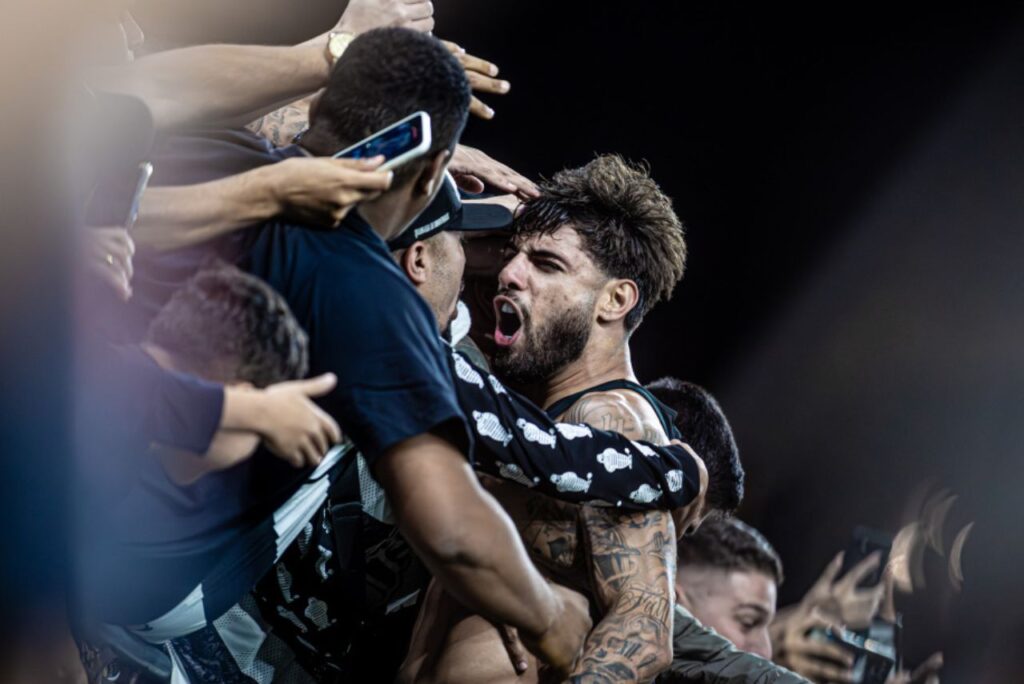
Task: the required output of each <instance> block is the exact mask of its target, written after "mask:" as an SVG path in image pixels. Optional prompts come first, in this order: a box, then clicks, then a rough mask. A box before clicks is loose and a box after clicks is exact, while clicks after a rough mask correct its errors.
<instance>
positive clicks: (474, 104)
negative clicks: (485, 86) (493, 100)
mask: <svg viewBox="0 0 1024 684" xmlns="http://www.w3.org/2000/svg"><path fill="white" fill-rule="evenodd" d="M469 113H470V114H472V115H473V116H475V117H479V118H481V119H485V120H487V121H490V120H491V119H493V118H494V110H493V109H491V108H490V107H488V106H487V105H485V104H484V103H483V102H482V101H481V100H480V98H478V97H477V96H476V95H474V96H472V98H470V100H469Z"/></svg>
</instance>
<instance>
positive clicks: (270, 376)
mask: <svg viewBox="0 0 1024 684" xmlns="http://www.w3.org/2000/svg"><path fill="white" fill-rule="evenodd" d="M145 341H146V342H147V343H148V344H152V345H154V346H156V347H159V348H160V349H162V350H164V351H166V352H167V353H169V354H170V355H171V356H172V357H173V358H174V360H175V362H176V363H177V364H179V366H180V368H181V369H182V370H184V371H187V372H189V373H192V374H195V375H197V376H199V377H202V378H206V379H209V380H215V381H217V382H224V383H233V382H250V383H252V384H253V385H255V386H256V387H266V386H267V385H271V384H273V383H275V382H282V381H285V380H295V379H298V378H301V377H303V376H305V375H306V372H307V370H308V367H309V353H308V342H307V338H306V333H305V331H303V330H302V328H301V327H300V326H299V323H298V321H296V320H295V316H293V315H292V312H291V309H289V308H288V304H287V303H286V302H285V300H284V297H282V296H281V295H280V294H278V292H277V291H276V290H274V288H272V287H270V285H268V284H266V283H265V282H263V281H262V280H260V279H259V278H257V277H255V276H252V275H249V274H247V273H243V272H242V271H240V270H238V269H237V268H235V267H234V266H229V265H227V264H224V263H218V264H215V265H213V266H210V267H208V268H204V269H203V270H201V271H199V272H198V273H196V274H195V275H194V276H193V277H192V278H191V279H189V280H188V282H186V283H185V285H184V286H182V287H181V289H179V290H178V291H177V292H175V293H174V295H173V296H172V297H171V299H170V301H168V302H167V304H165V305H164V307H163V308H162V309H161V310H160V312H159V313H158V314H157V316H156V318H154V319H153V321H152V322H151V323H150V325H149V330H148V331H147V333H146V338H145Z"/></svg>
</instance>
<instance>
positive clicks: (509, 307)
mask: <svg viewBox="0 0 1024 684" xmlns="http://www.w3.org/2000/svg"><path fill="white" fill-rule="evenodd" d="M515 312H516V310H515V309H513V308H512V305H511V304H509V303H507V302H506V303H505V304H502V305H501V313H507V314H511V313H515Z"/></svg>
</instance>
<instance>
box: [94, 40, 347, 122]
mask: <svg viewBox="0 0 1024 684" xmlns="http://www.w3.org/2000/svg"><path fill="white" fill-rule="evenodd" d="M329 67H330V64H329V62H328V57H327V52H326V50H325V44H324V43H310V44H303V45H296V46H292V47H277V46H263V45H197V46H193V47H186V48H180V49H177V50H168V51H166V52H159V53H156V54H153V55H148V56H146V57H143V58H142V59H138V60H136V61H134V62H132V63H130V64H127V65H123V66H117V67H106V68H102V69H97V70H95V71H94V72H93V73H92V74H91V75H90V79H89V81H90V85H91V86H92V87H93V88H95V89H96V90H101V91H105V92H111V93H119V94H123V95H131V96H134V97H137V98H139V99H141V100H142V101H143V102H145V103H146V105H147V106H148V107H149V109H150V111H151V112H152V114H153V123H154V125H155V126H156V127H157V129H160V130H170V129H176V128H187V127H194V126H215V127H231V126H241V125H243V124H244V123H245V122H247V121H252V120H253V119H254V118H256V117H257V116H260V115H261V114H262V113H264V112H266V111H270V110H272V109H275V108H277V107H279V106H281V105H282V104H284V103H286V102H291V101H294V100H296V99H298V98H300V97H303V96H305V95H307V94H309V93H311V92H313V91H315V90H316V89H318V88H320V87H321V86H322V85H323V83H324V81H325V80H326V79H327V74H328V71H329Z"/></svg>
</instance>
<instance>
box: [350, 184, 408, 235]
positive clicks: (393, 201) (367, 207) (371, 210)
mask: <svg viewBox="0 0 1024 684" xmlns="http://www.w3.org/2000/svg"><path fill="white" fill-rule="evenodd" d="M403 194H404V191H402V190H399V191H397V192H395V191H392V192H389V193H385V194H384V195H381V196H380V197H378V198H377V199H374V200H370V201H368V202H362V203H360V204H359V206H358V207H356V209H355V211H356V212H358V213H359V215H360V216H361V217H362V218H363V220H364V221H366V222H367V223H369V224H370V227H371V228H373V232H375V233H377V235H379V236H380V237H381V239H382V240H384V241H385V242H387V241H388V240H390V239H391V238H393V237H397V236H398V235H399V234H400V233H401V232H402V230H403V229H404V228H405V227H406V226H407V225H408V223H409V219H408V217H407V216H406V213H405V211H403V210H404V209H406V208H408V204H409V202H408V198H407V197H403V196H402V195H403Z"/></svg>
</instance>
